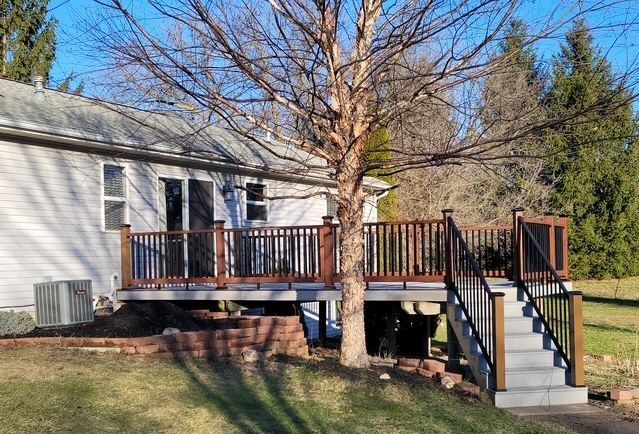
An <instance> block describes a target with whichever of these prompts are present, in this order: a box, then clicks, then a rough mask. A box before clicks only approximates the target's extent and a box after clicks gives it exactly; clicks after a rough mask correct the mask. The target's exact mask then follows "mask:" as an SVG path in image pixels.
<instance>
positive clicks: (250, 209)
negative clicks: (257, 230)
mask: <svg viewBox="0 0 639 434" xmlns="http://www.w3.org/2000/svg"><path fill="white" fill-rule="evenodd" d="M265 196H266V185H264V184H252V183H247V184H246V219H247V220H256V221H263V222H265V221H267V220H268V209H267V203H266V198H265Z"/></svg>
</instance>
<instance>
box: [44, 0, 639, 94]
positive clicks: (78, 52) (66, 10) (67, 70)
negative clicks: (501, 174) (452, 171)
mask: <svg viewBox="0 0 639 434" xmlns="http://www.w3.org/2000/svg"><path fill="white" fill-rule="evenodd" d="M136 3H137V5H136V6H138V7H139V5H140V2H136V1H135V0H129V4H130V5H134V4H136ZM619 3H620V5H619V6H618V8H617V9H613V10H608V11H607V12H606V13H605V14H604V13H593V14H590V15H589V16H588V20H589V23H590V25H591V26H593V27H597V28H600V29H599V30H597V31H596V34H595V37H596V42H597V44H598V45H600V46H601V48H602V50H603V51H604V52H605V54H606V56H607V57H608V59H609V60H610V61H611V63H612V64H613V68H615V69H616V70H625V69H627V68H628V66H629V65H633V64H634V63H635V62H637V57H638V55H639V43H638V42H637V41H639V32H637V28H638V27H639V26H638V27H635V28H633V29H629V30H628V31H626V32H625V33H624V32H620V30H619V29H618V28H616V29H614V30H610V29H607V28H605V27H606V26H607V25H609V24H610V23H618V22H622V21H627V20H636V21H639V3H637V5H636V6H634V5H632V3H631V2H629V3H623V2H619ZM556 4H557V2H556V1H554V0H528V1H525V2H524V3H523V4H522V6H521V8H520V10H519V15H520V16H522V17H523V18H524V19H525V20H526V21H527V22H529V23H531V24H532V25H533V27H534V26H535V23H539V22H541V21H542V20H544V19H546V18H547V17H548V16H549V15H550V14H551V13H552V12H553V11H554V12H555V13H557V12H559V13H570V11H569V10H570V8H571V7H574V8H576V7H578V5H580V4H588V2H587V1H575V2H573V3H571V2H568V3H567V5H568V7H567V8H563V9H562V10H560V11H556V10H555V7H556V6H555V5H556ZM95 7H96V5H95V4H94V3H93V1H92V0H51V15H52V16H53V17H55V18H56V19H57V20H58V21H59V26H58V50H57V59H56V62H55V65H54V67H53V71H52V75H51V81H52V83H51V85H52V86H55V85H57V84H58V83H59V82H61V81H62V80H63V79H64V78H65V77H66V76H67V75H69V74H71V73H74V74H76V75H78V77H79V78H78V80H79V79H81V78H82V77H87V76H90V75H91V72H92V71H95V70H96V69H99V68H100V66H101V65H99V64H98V62H97V61H96V60H95V58H91V57H90V56H88V55H87V54H86V49H87V48H88V46H87V45H86V42H87V35H86V34H85V33H84V31H83V29H82V25H81V23H82V21H83V20H84V19H85V17H87V16H91V14H92V11H93V10H94V8H95ZM622 33H623V34H622ZM621 34H622V35H621ZM620 35H621V36H620ZM559 42H560V40H559V39H557V38H553V39H548V40H544V41H541V42H540V43H539V44H538V54H539V55H540V57H541V58H542V60H544V61H549V60H550V59H551V58H552V55H553V54H554V53H556V52H557V49H558V44H559ZM87 93H89V94H90V93H91V89H90V88H89V89H87Z"/></svg>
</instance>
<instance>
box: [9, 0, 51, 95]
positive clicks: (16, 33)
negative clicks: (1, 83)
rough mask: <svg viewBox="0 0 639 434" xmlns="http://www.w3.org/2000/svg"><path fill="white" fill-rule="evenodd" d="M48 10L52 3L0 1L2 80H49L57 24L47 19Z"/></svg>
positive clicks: (34, 0)
mask: <svg viewBox="0 0 639 434" xmlns="http://www.w3.org/2000/svg"><path fill="white" fill-rule="evenodd" d="M48 6H49V0H0V77H4V78H10V79H13V80H17V81H22V82H26V83H28V82H30V81H31V79H32V78H33V76H36V75H41V76H43V77H44V78H45V80H48V79H49V72H50V71H51V66H52V64H53V60H54V58H55V47H56V35H55V28H56V25H57V22H56V21H55V20H53V19H49V18H48V17H47V11H48Z"/></svg>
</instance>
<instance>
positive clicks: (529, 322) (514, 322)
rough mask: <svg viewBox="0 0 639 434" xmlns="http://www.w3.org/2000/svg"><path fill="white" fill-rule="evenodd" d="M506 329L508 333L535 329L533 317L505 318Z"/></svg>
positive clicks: (526, 331)
mask: <svg viewBox="0 0 639 434" xmlns="http://www.w3.org/2000/svg"><path fill="white" fill-rule="evenodd" d="M504 331H505V332H506V334H508V333H528V332H532V331H533V319H532V318H526V317H521V318H506V319H505V320H504Z"/></svg>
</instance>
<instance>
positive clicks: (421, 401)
mask: <svg viewBox="0 0 639 434" xmlns="http://www.w3.org/2000/svg"><path fill="white" fill-rule="evenodd" d="M0 372H2V375H1V376H0V414H1V415H2V423H1V424H0V432H7V433H15V432H30V433H31V432H74V433H75V432H86V433H97V432H136V433H137V432H140V433H144V432H171V433H175V432H188V433H205V432H211V433H225V434H230V433H267V432H273V433H297V432H299V433H324V432H335V433H389V432H392V433H412V432H414V433H417V432H419V433H423V432H429V433H437V432H439V433H452V432H460V433H461V432H463V433H466V432H490V433H498V432H501V433H512V432H517V433H525V432H557V431H555V428H549V427H547V426H541V425H535V424H532V423H531V422H529V421H523V420H522V419H518V418H516V417H514V416H511V415H509V414H507V413H504V412H502V411H500V410H498V409H496V408H494V407H492V406H491V405H490V404H488V403H485V402H477V401H470V400H468V399H467V398H462V397H460V396H458V395H457V394H454V393H451V392H449V391H444V390H442V389H441V388H439V387H437V386H434V383H432V382H430V381H429V380H425V379H424V380H422V379H419V378H415V377H411V376H408V375H402V374H401V373H399V372H395V371H393V372H391V377H392V379H391V380H390V381H381V380H379V379H378V376H379V374H380V372H381V371H379V370H377V371H375V370H373V371H363V370H362V371H354V370H348V369H345V368H342V367H340V366H338V365H337V364H336V362H335V361H334V360H332V359H329V360H325V361H308V362H294V361H270V362H268V363H267V364H266V365H265V366H263V367H258V366H247V365H235V364H227V363H218V364H209V363H208V362H206V361H204V360H201V359H188V360H185V361H181V362H177V361H172V360H166V359H161V358H156V357H135V356H123V355H119V354H94V353H86V352H80V351H78V350H64V349H45V348H30V349H18V350H1V351H0ZM560 432H561V431H560Z"/></svg>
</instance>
